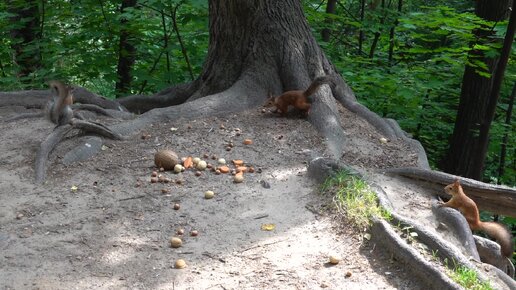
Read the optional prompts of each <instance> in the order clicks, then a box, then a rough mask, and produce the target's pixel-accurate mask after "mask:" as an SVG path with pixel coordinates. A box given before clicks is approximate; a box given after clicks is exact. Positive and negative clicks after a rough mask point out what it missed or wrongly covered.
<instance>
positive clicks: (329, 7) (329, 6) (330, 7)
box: [321, 0, 337, 42]
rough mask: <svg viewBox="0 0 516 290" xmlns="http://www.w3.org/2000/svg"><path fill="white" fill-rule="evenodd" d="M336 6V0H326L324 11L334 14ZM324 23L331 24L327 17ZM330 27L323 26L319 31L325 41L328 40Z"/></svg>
mask: <svg viewBox="0 0 516 290" xmlns="http://www.w3.org/2000/svg"><path fill="white" fill-rule="evenodd" d="M336 7H337V0H328V3H326V13H327V14H335V8H336ZM326 23H328V24H331V23H332V21H331V20H330V19H328V20H327V21H326ZM330 32H331V31H330V29H329V28H324V29H323V30H322V32H321V36H322V40H323V41H325V42H328V41H330Z"/></svg>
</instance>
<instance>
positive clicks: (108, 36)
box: [0, 0, 208, 97]
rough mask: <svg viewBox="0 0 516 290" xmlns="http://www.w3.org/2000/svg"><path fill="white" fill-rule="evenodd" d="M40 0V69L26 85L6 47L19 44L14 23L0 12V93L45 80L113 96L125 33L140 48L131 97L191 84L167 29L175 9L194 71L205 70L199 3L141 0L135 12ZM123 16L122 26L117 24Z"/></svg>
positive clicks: (203, 9) (204, 24) (2, 7)
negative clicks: (12, 32)
mask: <svg viewBox="0 0 516 290" xmlns="http://www.w3.org/2000/svg"><path fill="white" fill-rule="evenodd" d="M43 3H44V6H41V7H40V10H41V11H42V13H43V16H42V20H43V23H42V37H41V39H40V40H39V41H38V42H37V43H35V44H33V45H37V46H38V47H39V48H40V49H41V58H42V64H41V67H40V68H39V69H38V70H37V71H36V72H35V73H34V75H33V76H32V82H31V83H29V84H24V82H22V81H23V80H21V79H19V78H18V77H17V76H16V75H17V70H18V68H17V67H16V65H14V64H13V63H12V62H10V61H9V60H10V59H11V55H12V51H11V48H10V47H11V44H12V43H13V42H14V41H17V40H16V39H11V38H10V37H9V30H10V29H11V28H12V27H13V26H14V25H15V24H12V23H10V22H9V20H8V17H9V14H8V13H5V12H3V13H0V27H2V30H1V32H0V33H1V34H2V35H1V37H0V39H1V40H0V44H1V45H0V76H1V77H0V88H1V90H15V89H23V88H25V87H27V86H29V87H46V81H48V80H50V79H55V78H57V79H63V80H67V81H70V82H73V83H75V84H79V85H82V86H85V87H87V88H90V89H91V90H93V91H95V92H99V93H100V94H102V95H104V96H110V97H113V96H114V84H115V82H116V80H117V74H116V65H117V60H118V54H119V48H118V46H119V35H120V31H121V29H122V28H123V29H124V30H125V31H128V32H130V33H131V35H132V37H131V41H132V43H133V44H134V45H135V46H136V50H137V55H136V63H135V65H134V67H133V71H132V75H133V76H134V81H133V83H132V87H131V91H132V93H140V92H143V93H154V92H156V91H158V90H160V89H163V88H165V87H168V86H170V85H171V84H174V83H181V82H185V81H188V80H190V75H189V73H188V68H187V65H186V62H185V60H184V57H183V54H182V52H181V47H180V45H179V42H178V39H177V36H176V32H175V31H174V30H173V26H172V19H171V17H172V14H173V11H174V9H175V8H176V7H177V23H178V28H179V32H180V34H181V37H182V40H183V43H184V45H185V49H186V51H187V53H188V57H189V59H190V62H191V64H192V70H193V72H194V74H198V73H199V72H200V70H201V68H202V62H203V60H204V57H205V55H206V52H207V47H208V17H207V6H206V3H205V2H204V1H176V0H174V1H166V0H140V1H138V6H137V7H136V8H134V9H126V10H125V12H124V13H123V14H121V13H120V2H119V1H101V2H99V1H92V0H85V1H80V2H77V1H72V2H69V1H58V0H50V1H44V2H43ZM6 5H7V4H6V3H5V1H4V2H1V3H0V11H6V8H7V6H6ZM162 13H163V15H164V18H165V27H166V31H167V33H166V35H167V38H168V45H167V46H165V41H164V39H165V36H164V27H163V22H162V17H161V15H162ZM122 19H125V20H127V22H125V23H121V22H120V21H121V20H122ZM167 56H168V63H169V64H168V65H167Z"/></svg>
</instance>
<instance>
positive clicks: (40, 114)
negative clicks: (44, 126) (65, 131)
mask: <svg viewBox="0 0 516 290" xmlns="http://www.w3.org/2000/svg"><path fill="white" fill-rule="evenodd" d="M43 116H44V113H43V112H34V113H23V114H19V115H16V116H13V117H10V118H7V119H5V122H13V121H18V120H21V119H35V118H43Z"/></svg>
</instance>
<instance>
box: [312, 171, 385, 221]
mask: <svg viewBox="0 0 516 290" xmlns="http://www.w3.org/2000/svg"><path fill="white" fill-rule="evenodd" d="M321 190H322V191H331V192H334V194H335V196H334V198H333V200H334V202H335V204H336V206H337V208H338V209H339V212H341V213H342V214H343V215H344V216H345V217H346V218H347V219H348V221H350V222H351V223H352V224H353V225H355V226H356V227H357V228H359V229H365V228H368V227H369V226H370V225H371V220H372V218H373V217H379V218H383V219H386V220H390V219H391V215H390V213H389V212H388V211H386V210H385V209H383V208H382V207H381V206H379V205H378V201H377V197H376V194H375V193H374V191H373V190H372V189H371V188H370V187H369V185H368V184H367V183H366V182H365V181H364V180H363V179H361V178H360V177H358V176H356V175H353V174H351V173H350V172H349V171H347V170H342V171H339V172H338V173H337V174H335V175H334V176H332V177H330V178H328V179H327V180H326V181H325V182H324V183H323V184H322V186H321Z"/></svg>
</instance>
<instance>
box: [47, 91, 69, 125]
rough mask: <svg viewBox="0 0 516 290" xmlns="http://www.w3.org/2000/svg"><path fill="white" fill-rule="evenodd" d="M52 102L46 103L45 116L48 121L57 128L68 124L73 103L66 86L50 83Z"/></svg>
mask: <svg viewBox="0 0 516 290" xmlns="http://www.w3.org/2000/svg"><path fill="white" fill-rule="evenodd" d="M50 89H51V91H52V94H53V97H52V100H50V101H48V103H47V106H46V109H45V111H46V112H45V115H46V117H47V119H48V120H50V121H51V122H52V123H54V124H56V125H57V126H61V125H65V124H68V123H70V121H71V120H72V117H73V111H72V108H71V107H70V106H71V105H72V103H73V95H72V92H71V90H70V88H69V87H68V86H66V85H65V84H64V83H62V82H60V81H51V82H50Z"/></svg>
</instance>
